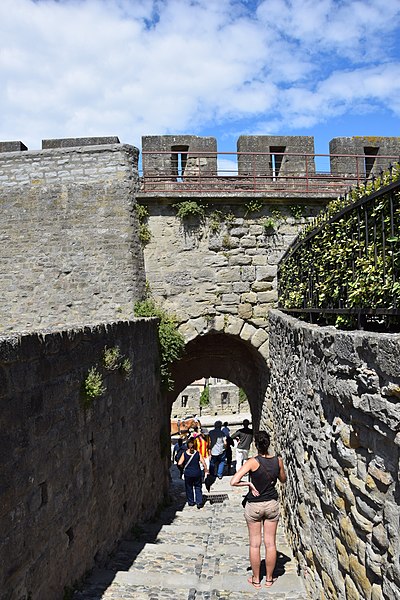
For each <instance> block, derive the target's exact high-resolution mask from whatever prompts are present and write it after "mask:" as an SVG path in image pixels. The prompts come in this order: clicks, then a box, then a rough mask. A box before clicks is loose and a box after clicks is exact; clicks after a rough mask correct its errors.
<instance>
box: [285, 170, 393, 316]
mask: <svg viewBox="0 0 400 600" xmlns="http://www.w3.org/2000/svg"><path fill="white" fill-rule="evenodd" d="M399 178H400V167H399V166H398V165H396V166H395V167H394V168H393V169H392V174H391V177H390V173H388V172H385V173H384V174H383V175H382V177H381V178H380V179H379V180H375V181H372V182H369V183H368V184H367V185H364V186H362V187H361V189H357V190H352V191H351V192H350V193H349V194H348V198H346V199H343V198H341V199H339V200H336V201H334V202H331V203H330V204H329V205H328V207H327V209H326V211H325V213H324V214H323V215H322V216H320V217H319V218H318V220H317V223H314V225H313V227H312V229H313V230H316V233H315V234H314V235H312V236H311V235H310V237H309V238H307V240H304V241H303V242H302V243H301V244H299V245H298V246H297V247H296V248H295V250H294V251H292V253H289V254H288V257H287V258H286V260H285V261H284V262H283V264H282V265H281V267H280V270H279V293H280V294H279V296H280V305H281V306H282V308H292V309H294V308H307V307H311V295H310V289H309V286H310V281H311V282H312V290H311V292H312V294H313V296H314V298H315V299H316V304H317V307H318V308H321V309H323V308H339V307H340V306H341V304H340V303H341V301H342V300H343V297H347V302H346V308H371V309H376V308H382V307H383V308H386V309H391V308H393V307H394V306H399V305H400V282H399V281H397V279H398V273H399V271H400V192H395V193H394V194H393V196H394V199H395V201H394V202H393V204H392V202H391V196H390V193H389V192H387V193H384V194H383V195H382V196H379V198H376V199H375V201H374V202H366V203H363V204H362V206H361V207H360V206H359V207H355V208H354V209H353V210H349V211H346V212H344V213H343V214H342V215H341V216H340V218H339V217H338V218H335V220H331V221H329V219H332V218H333V217H334V216H335V215H336V214H338V212H339V211H340V210H342V209H343V208H344V207H345V206H348V205H350V204H351V203H355V201H357V200H359V199H360V198H362V197H363V196H368V195H370V194H371V193H372V192H374V191H377V190H378V189H382V188H383V189H384V186H385V184H387V183H389V182H390V181H397V180H398V179H399ZM378 182H379V183H378ZM316 224H317V226H318V227H319V229H318V228H316V227H315V225H316ZM309 229H310V228H306V230H305V232H304V233H303V237H304V236H305V235H307V234H309V233H310V231H309ZM335 319H336V325H338V326H339V325H343V324H345V322H346V319H344V318H343V317H338V318H336V317H335Z"/></svg>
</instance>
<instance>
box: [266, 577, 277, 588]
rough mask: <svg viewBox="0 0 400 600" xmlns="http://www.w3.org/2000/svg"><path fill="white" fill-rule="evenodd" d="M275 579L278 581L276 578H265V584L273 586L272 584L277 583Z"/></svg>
mask: <svg viewBox="0 0 400 600" xmlns="http://www.w3.org/2000/svg"><path fill="white" fill-rule="evenodd" d="M275 581H276V579H266V580H265V586H266V587H271V585H272V584H273V583H275Z"/></svg>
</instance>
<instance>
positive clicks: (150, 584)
mask: <svg viewBox="0 0 400 600" xmlns="http://www.w3.org/2000/svg"><path fill="white" fill-rule="evenodd" d="M171 475H172V482H171V497H172V498H173V502H172V504H171V505H170V506H169V507H167V508H165V509H164V510H163V511H162V512H161V514H160V515H159V517H158V518H157V520H154V521H153V522H151V523H145V524H144V525H143V527H140V528H137V530H135V531H134V532H132V537H131V538H130V539H125V540H123V541H122V542H121V543H120V545H119V547H118V549H117V552H116V553H115V554H114V556H113V557H112V559H110V562H109V564H108V566H107V568H106V569H103V570H98V569H96V570H95V571H94V572H93V573H92V575H91V576H90V577H89V579H88V580H87V581H86V582H85V584H84V586H83V587H82V589H81V590H80V591H75V593H74V595H73V600H101V599H104V600H128V599H129V600H130V599H132V600H228V599H229V600H239V599H246V598H254V597H255V598H265V597H269V598H271V599H275V600H306V599H307V594H306V592H305V588H304V585H303V582H302V580H301V578H300V577H299V576H298V575H297V573H296V565H295V561H294V559H293V557H292V554H291V551H290V549H289V547H288V545H287V543H286V540H285V536H284V534H283V531H282V529H281V527H280V526H279V528H278V535H277V547H278V562H277V568H276V575H277V576H278V579H277V581H276V582H275V583H274V584H273V586H271V587H269V588H266V587H265V570H264V573H263V562H262V565H261V569H262V575H263V580H262V589H261V590H256V589H254V588H253V587H252V586H251V585H250V584H249V583H247V578H248V577H249V576H250V574H251V571H250V566H249V560H248V535H247V527H246V523H245V521H244V518H243V509H242V506H241V500H242V494H243V493H244V492H243V488H242V489H239V488H231V487H230V485H229V479H230V477H224V478H223V479H222V480H217V481H216V482H215V484H214V485H213V487H212V488H211V491H210V493H209V494H207V495H206V494H205V496H204V497H205V498H207V500H206V503H205V505H204V507H203V508H202V509H201V510H199V509H197V507H196V506H194V507H190V506H188V505H187V504H186V503H185V492H184V483H183V481H182V480H180V479H179V478H178V471H177V469H176V467H175V466H172V467H171ZM262 556H263V553H262Z"/></svg>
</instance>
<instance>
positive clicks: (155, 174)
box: [140, 151, 399, 197]
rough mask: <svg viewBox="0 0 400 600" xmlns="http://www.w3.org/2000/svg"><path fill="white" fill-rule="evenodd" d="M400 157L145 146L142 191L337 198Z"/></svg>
mask: <svg viewBox="0 0 400 600" xmlns="http://www.w3.org/2000/svg"><path fill="white" fill-rule="evenodd" d="M398 160H399V157H398V156H389V155H374V156H373V157H371V156H369V155H365V154H307V153H295V152H281V153H280V152H274V153H271V152H210V151H207V152H200V151H195V152H187V153H183V152H174V151H143V152H142V169H141V172H140V176H141V177H140V192H141V193H146V192H148V193H153V194H159V193H162V194H166V195H176V194H189V195H190V194H201V193H216V192H217V193H218V192H219V193H223V194H238V195H240V194H241V193H245V194H249V193H254V194H260V193H268V194H270V195H272V194H279V193H284V192H286V193H293V194H296V195H299V194H301V195H311V196H317V195H321V196H322V197H336V196H337V195H339V194H341V193H344V192H345V190H347V189H348V188H349V187H351V186H357V185H360V184H361V183H363V182H364V181H365V180H368V179H369V178H370V177H372V176H373V175H374V174H375V175H377V174H378V172H379V171H380V170H381V169H382V168H386V167H388V166H389V164H390V163H393V162H397V161H398Z"/></svg>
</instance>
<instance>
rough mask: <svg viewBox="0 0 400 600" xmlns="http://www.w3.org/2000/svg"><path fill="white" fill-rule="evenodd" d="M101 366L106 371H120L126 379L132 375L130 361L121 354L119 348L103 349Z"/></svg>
mask: <svg viewBox="0 0 400 600" xmlns="http://www.w3.org/2000/svg"><path fill="white" fill-rule="evenodd" d="M103 366H104V368H105V369H107V371H116V370H118V371H120V372H121V373H124V375H125V376H126V377H129V376H130V374H131V373H132V368H133V367H132V361H131V360H130V359H129V358H128V357H126V356H124V355H123V354H122V353H121V350H120V348H119V346H114V347H113V348H107V346H106V347H105V348H104V352H103Z"/></svg>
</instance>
